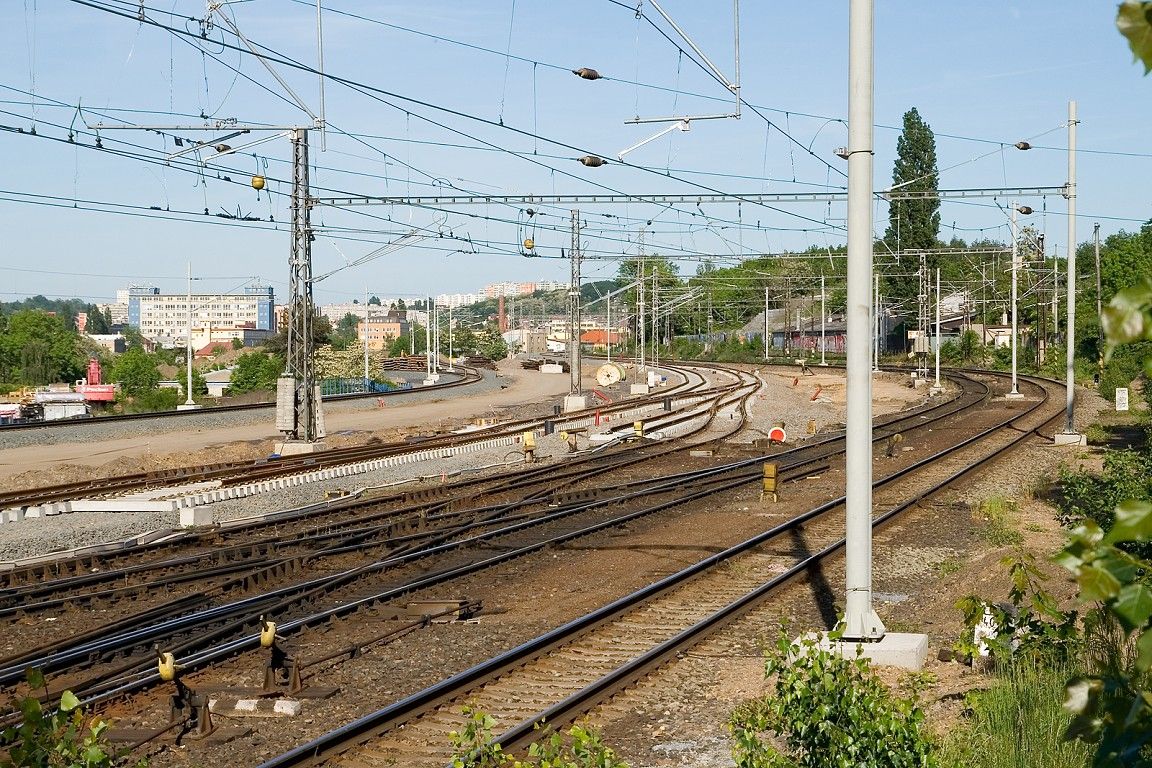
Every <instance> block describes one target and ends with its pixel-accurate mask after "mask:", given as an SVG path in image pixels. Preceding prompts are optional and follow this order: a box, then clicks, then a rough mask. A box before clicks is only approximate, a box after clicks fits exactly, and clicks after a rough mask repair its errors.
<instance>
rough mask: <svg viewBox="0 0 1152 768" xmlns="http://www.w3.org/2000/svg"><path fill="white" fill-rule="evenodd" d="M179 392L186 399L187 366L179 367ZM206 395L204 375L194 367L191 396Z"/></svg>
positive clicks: (206, 385) (206, 387)
mask: <svg viewBox="0 0 1152 768" xmlns="http://www.w3.org/2000/svg"><path fill="white" fill-rule="evenodd" d="M178 381H179V382H180V392H181V393H182V396H183V397H184V398H185V399H187V398H188V393H187V392H185V390H186V389H187V388H188V368H187V366H183V365H182V366H180V377H179V379H178ZM206 394H208V384H207V382H205V381H204V374H202V373H200V371H198V370H196V366H192V396H193V397H195V396H196V395H206Z"/></svg>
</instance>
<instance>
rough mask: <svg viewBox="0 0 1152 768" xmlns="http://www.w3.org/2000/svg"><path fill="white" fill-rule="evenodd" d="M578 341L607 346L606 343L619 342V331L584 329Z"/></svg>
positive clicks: (596, 345)
mask: <svg viewBox="0 0 1152 768" xmlns="http://www.w3.org/2000/svg"><path fill="white" fill-rule="evenodd" d="M580 343H581V344H590V345H592V346H594V347H603V346H607V345H608V344H619V343H620V333H619V332H617V331H603V330H594V331H584V333H582V334H580Z"/></svg>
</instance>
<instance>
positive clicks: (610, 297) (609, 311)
mask: <svg viewBox="0 0 1152 768" xmlns="http://www.w3.org/2000/svg"><path fill="white" fill-rule="evenodd" d="M605 324H606V325H607V326H608V329H607V330H608V339H607V340H608V345H607V346H608V362H612V295H611V294H609V295H608V320H607V321H606V323H605Z"/></svg>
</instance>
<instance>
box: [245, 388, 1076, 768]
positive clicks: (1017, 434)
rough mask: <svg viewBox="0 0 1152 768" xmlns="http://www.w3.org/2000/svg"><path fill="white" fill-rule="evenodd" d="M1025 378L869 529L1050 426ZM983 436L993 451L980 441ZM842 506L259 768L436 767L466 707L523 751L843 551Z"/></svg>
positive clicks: (897, 478)
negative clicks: (833, 515) (796, 551)
mask: <svg viewBox="0 0 1152 768" xmlns="http://www.w3.org/2000/svg"><path fill="white" fill-rule="evenodd" d="M1027 381H1028V382H1029V385H1030V386H1032V387H1037V388H1040V389H1041V390H1042V391H1043V393H1044V394H1043V395H1042V397H1041V399H1039V400H1037V401H1036V402H1035V403H1034V404H1033V405H1032V406H1031V407H1029V408H1028V409H1027V410H1026V411H1024V412H1013V413H1011V414H1009V415H1008V416H1007V417H1006V418H1004V419H1002V420H1001V422H1000V423H998V424H997V423H993V424H991V425H989V426H987V427H986V428H984V429H982V430H980V431H978V432H977V434H975V435H972V436H971V437H969V438H968V439H966V440H963V441H960V442H959V443H958V444H957V445H955V446H954V447H951V448H948V449H946V450H944V451H941V452H940V453H937V454H934V455H932V456H928V457H926V458H924V459H921V460H919V461H917V462H915V463H914V464H912V465H909V466H908V467H905V468H903V469H901V470H898V471H896V472H893V473H890V474H888V475H886V476H885V477H882V478H880V479H879V480H877V481H876V483H875V487H876V488H877V490H878V491H879V492H880V494H881V495H879V496H878V498H879V499H881V501H880V504H881V509H883V510H884V511H883V512H882V513H881V514H880V515H878V516H877V517H876V518H875V519H874V526H880V525H883V524H886V523H888V522H890V521H891V520H892V519H893V518H894V517H895V516H896V515H898V514H899V513H900V512H902V511H904V510H906V509H908V508H910V507H912V506H913V505H915V504H917V503H918V502H919V501H921V500H923V499H924V498H927V497H928V496H930V495H932V494H934V493H937V492H939V490H941V489H942V488H944V487H946V486H947V485H949V484H950V483H953V482H955V481H956V480H958V479H959V478H960V477H962V476H964V475H966V474H968V473H970V472H972V471H974V470H975V469H977V468H979V467H980V466H982V465H984V464H985V463H987V462H988V461H991V460H993V459H994V458H995V457H998V456H1001V455H1003V454H1004V453H1005V452H1007V451H1009V450H1011V449H1012V448H1013V447H1014V446H1016V445H1018V444H1019V443H1020V442H1021V441H1023V440H1024V439H1027V438H1028V437H1029V436H1031V435H1032V434H1035V432H1036V431H1037V430H1039V429H1041V428H1042V427H1044V426H1045V425H1046V424H1048V423H1051V422H1052V421H1053V420H1055V419H1057V418H1059V415H1060V414H1059V412H1058V411H1057V412H1055V413H1052V412H1051V409H1049V410H1045V409H1044V406H1045V404H1046V403H1047V402H1048V394H1047V389H1045V385H1044V384H1041V383H1039V382H1037V381H1035V380H1031V379H1028V380H1027ZM988 440H991V441H993V443H994V444H993V445H991V446H986V445H983V444H982V443H984V442H985V441H988ZM945 463H947V464H949V465H950V466H949V468H948V469H947V470H945V471H946V473H947V474H946V477H944V479H942V480H941V479H939V471H940V470H939V468H940V467H941V466H942V465H943V464H945ZM890 489H895V490H890ZM842 502H843V499H842V498H841V499H835V500H832V501H830V502H827V503H825V504H821V505H818V506H816V507H813V508H812V509H810V510H808V511H807V512H805V513H803V514H801V515H798V516H796V517H794V518H792V519H790V520H788V521H786V522H784V523H782V524H780V525H777V526H775V527H773V528H771V529H769V530H767V531H765V532H763V533H762V534H760V535H758V536H755V537H753V538H752V539H748V540H746V541H744V542H741V543H739V544H736V545H735V546H732V547H730V548H728V549H726V550H724V551H722V552H720V553H717V554H715V555H713V556H711V557H708V558H705V559H704V560H701V561H700V562H697V563H695V564H694V565H692V566H689V567H688V568H685V569H683V570H681V571H680V572H678V573H676V574H673V575H672V576H669V577H667V578H665V579H662V580H660V581H657V582H655V583H653V584H651V585H649V586H647V587H645V588H643V589H641V590H638V591H636V592H633V593H632V594H629V595H627V596H625V597H623V598H620V599H618V600H616V601H613V602H612V603H610V604H608V605H606V606H604V607H603V608H601V609H599V610H597V611H593V612H592V613H589V614H587V615H585V616H582V617H580V618H578V619H575V620H573V621H571V622H569V623H567V624H565V625H564V626H562V627H559V628H558V629H556V630H554V631H551V632H548V633H545V634H544V635H541V636H539V637H537V638H535V639H533V640H531V641H529V642H527V643H523V644H521V645H520V646H518V647H517V648H514V649H512V650H511V651H509V652H506V653H504V654H500V655H498V656H496V657H494V658H492V659H489V660H488V661H485V662H482V663H481V664H478V665H475V666H473V667H471V668H469V669H466V670H464V671H462V672H460V673H458V674H456V675H453V676H451V677H449V678H447V679H445V680H443V681H441V682H440V683H438V684H436V685H433V686H430V687H428V688H426V689H423V690H420V691H418V692H416V693H413V694H411V695H409V696H406V697H404V698H403V699H401V700H399V701H397V702H396V703H394V704H392V705H390V706H388V707H385V708H383V709H380V710H378V711H376V712H373V713H371V714H368V715H366V716H364V717H361V718H359V719H358V720H356V721H354V722H352V723H349V724H348V725H346V726H343V727H341V728H338V729H335V730H334V731H332V732H330V733H328V734H325V735H324V736H322V737H320V738H318V739H315V740H313V741H312V742H309V743H307V744H304V745H302V746H301V747H298V748H296V749H294V750H291V751H289V752H287V753H284V754H283V755H281V756H279V757H277V758H274V759H272V760H268V761H266V762H264V763H262V764H261V766H260V768H285V767H286V766H311V765H336V766H344V765H347V766H357V767H358V768H364V767H366V766H375V765H381V766H383V765H406V766H408V765H411V766H425V765H427V766H433V765H435V766H443V765H446V764H448V762H449V759H450V757H451V755H450V751H449V750H450V748H449V743H448V739H447V735H446V734H447V732H448V731H449V730H452V729H459V728H460V727H461V726H462V725H463V720H462V716H461V715H460V710H461V707H462V705H463V703H465V702H470V703H471V704H472V705H474V706H478V707H479V708H480V709H482V710H483V711H485V712H486V713H487V714H489V715H491V716H493V717H494V718H495V719H496V722H497V727H498V728H499V729H501V730H498V731H497V732H498V733H501V735H500V736H499V737H498V738H497V739H496V741H498V742H499V743H500V744H501V745H502V746H504V748H505V749H515V748H522V747H523V746H524V745H525V744H526V743H528V742H530V741H532V740H534V739H535V738H538V737H539V735H540V732H539V731H538V730H537V726H538V725H539V724H540V723H542V722H548V723H551V724H553V725H554V726H555V725H563V724H565V723H567V722H571V721H572V720H573V719H575V718H576V717H578V716H580V715H581V714H584V713H586V712H588V711H590V710H591V709H592V708H594V707H595V706H596V705H597V704H598V703H599V702H602V701H604V700H606V699H607V698H609V697H611V696H613V695H617V694H619V693H620V692H621V691H622V690H624V689H625V688H626V687H627V686H628V685H629V684H631V683H634V682H635V681H636V680H638V679H640V678H642V677H644V676H646V675H648V674H651V673H652V672H653V671H654V670H657V669H658V668H659V667H660V666H661V665H662V664H664V663H666V662H668V661H669V660H671V659H673V658H675V656H676V655H677V654H679V653H683V652H684V651H685V650H687V649H688V648H690V647H691V646H692V645H694V644H696V643H698V642H699V641H700V640H701V639H702V638H703V637H705V636H706V635H707V634H708V633H711V632H714V631H716V630H717V629H719V628H721V627H723V626H725V625H726V624H727V623H729V622H731V621H733V620H735V619H736V618H738V617H739V616H741V615H742V614H743V613H745V612H747V611H748V610H750V609H751V608H752V607H754V606H756V605H758V604H759V603H761V602H762V601H763V600H764V599H765V598H766V597H767V596H769V595H770V594H772V592H773V591H774V590H776V589H778V588H779V587H780V586H782V585H784V584H786V583H788V582H789V581H790V580H792V579H794V578H796V577H799V576H802V575H804V574H805V573H806V571H807V570H808V569H809V568H811V567H812V566H814V565H816V564H818V563H820V562H822V561H823V560H825V559H827V558H829V557H831V556H833V555H835V554H837V553H838V552H839V551H840V549H841V548H842V546H843V538H842V525H841V526H839V532H838V530H837V529H838V525H837V524H836V523H834V522H831V521H828V522H825V521H826V520H827V518H828V517H829V513H830V512H833V511H836V510H838V509H840V507H841V505H842ZM797 531H803V532H804V538H805V545H806V548H807V549H809V551H811V553H812V554H810V555H807V556H805V557H799V558H797V557H794V556H788V555H785V554H783V553H782V552H781V551H780V548H779V547H778V544H779V542H780V541H781V539H782V538H783V537H785V536H792V535H795V534H796V532H797ZM838 533H839V535H838Z"/></svg>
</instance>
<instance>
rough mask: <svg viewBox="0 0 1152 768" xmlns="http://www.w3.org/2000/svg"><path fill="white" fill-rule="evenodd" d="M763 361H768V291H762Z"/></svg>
mask: <svg viewBox="0 0 1152 768" xmlns="http://www.w3.org/2000/svg"><path fill="white" fill-rule="evenodd" d="M764 359H765V360H767V359H768V289H767V288H765V289H764Z"/></svg>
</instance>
